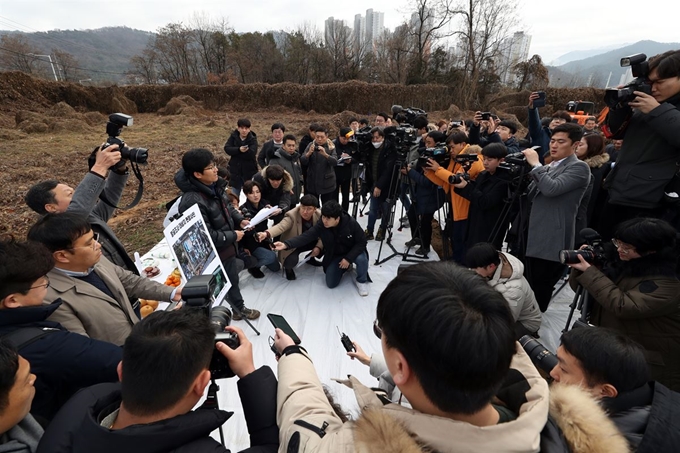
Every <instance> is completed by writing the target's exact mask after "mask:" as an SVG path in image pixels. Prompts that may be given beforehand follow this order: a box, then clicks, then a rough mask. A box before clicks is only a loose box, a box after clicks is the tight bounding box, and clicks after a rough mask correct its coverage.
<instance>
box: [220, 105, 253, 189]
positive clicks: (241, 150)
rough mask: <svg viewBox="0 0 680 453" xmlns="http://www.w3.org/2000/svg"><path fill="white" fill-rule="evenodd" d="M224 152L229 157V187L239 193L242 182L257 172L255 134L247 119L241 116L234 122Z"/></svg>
mask: <svg viewBox="0 0 680 453" xmlns="http://www.w3.org/2000/svg"><path fill="white" fill-rule="evenodd" d="M224 152H225V153H227V155H228V156H229V157H230V159H229V173H231V181H230V182H231V187H232V188H233V190H234V193H235V194H236V195H239V194H240V193H241V187H243V183H244V182H246V181H248V180H250V179H251V178H252V177H253V175H254V174H255V173H257V135H255V132H253V131H251V130H250V120H249V119H247V118H241V119H239V120H238V121H237V122H236V130H235V131H234V132H232V133H231V135H230V136H229V138H228V139H227V142H226V143H225V144H224Z"/></svg>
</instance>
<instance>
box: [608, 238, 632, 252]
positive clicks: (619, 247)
mask: <svg viewBox="0 0 680 453" xmlns="http://www.w3.org/2000/svg"><path fill="white" fill-rule="evenodd" d="M612 244H614V247H616V249H617V250H618V251H619V252H621V253H623V254H624V255H628V254H629V253H630V252H631V250H632V249H630V248H628V247H624V246H623V245H622V244H621V241H618V240H616V239H612Z"/></svg>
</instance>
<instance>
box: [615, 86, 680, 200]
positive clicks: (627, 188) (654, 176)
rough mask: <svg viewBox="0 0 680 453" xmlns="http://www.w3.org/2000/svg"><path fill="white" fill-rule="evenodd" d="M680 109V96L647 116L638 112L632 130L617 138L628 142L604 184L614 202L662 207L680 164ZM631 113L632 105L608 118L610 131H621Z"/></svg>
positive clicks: (624, 144) (631, 122)
mask: <svg viewBox="0 0 680 453" xmlns="http://www.w3.org/2000/svg"><path fill="white" fill-rule="evenodd" d="M678 107H680V94H676V95H675V96H673V97H671V98H670V99H668V100H666V101H665V102H663V103H662V104H661V105H659V106H658V107H657V108H655V109H654V110H652V111H651V112H649V113H647V114H644V113H642V112H640V111H635V112H634V113H633V115H632V117H631V118H630V123H629V124H628V127H627V128H626V129H625V130H624V131H622V132H620V133H619V134H617V135H616V136H615V137H614V138H623V139H624V141H623V146H622V147H621V150H620V151H619V154H618V156H617V158H616V165H615V166H614V168H613V169H612V171H611V172H610V173H609V175H608V176H607V179H606V180H605V183H604V187H605V189H607V190H609V202H610V203H612V204H616V205H623V206H632V207H634V208H646V209H649V208H657V207H659V206H661V202H662V200H663V196H664V189H665V187H666V185H667V184H668V183H669V182H670V180H671V179H672V178H673V175H674V174H675V172H677V171H678V166H677V163H678V162H680V134H678V127H679V126H680V109H679V108H678ZM630 112H631V110H630V107H629V106H628V105H626V106H625V107H621V108H619V109H615V110H611V111H610V112H609V115H608V116H607V124H608V126H609V127H610V129H611V130H612V131H613V132H616V131H618V130H619V128H620V127H621V125H622V124H624V122H625V120H626V118H628V117H629V116H630Z"/></svg>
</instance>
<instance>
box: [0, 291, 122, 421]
mask: <svg viewBox="0 0 680 453" xmlns="http://www.w3.org/2000/svg"><path fill="white" fill-rule="evenodd" d="M60 305H61V300H59V299H57V300H56V301H54V302H52V303H51V304H49V305H40V306H37V307H20V308H8V309H4V310H0V335H1V336H5V335H7V334H10V333H12V332H14V331H16V330H19V329H21V328H22V327H39V328H43V329H50V330H51V333H49V334H47V335H45V336H44V337H42V338H40V339H38V340H36V341H33V342H31V343H27V344H25V345H24V346H22V347H20V348H19V354H21V356H22V357H23V358H25V359H26V360H28V362H29V363H30V364H31V372H32V373H33V374H35V375H36V376H37V379H36V381H35V398H33V404H32V405H31V414H33V415H34V416H37V417H39V418H40V419H42V420H51V419H52V417H54V415H55V414H56V413H57V411H58V410H59V408H60V407H61V406H62V405H63V404H64V403H66V401H68V399H69V398H70V397H71V396H73V394H74V393H75V392H77V391H78V390H80V389H81V388H83V387H89V386H91V385H94V384H99V383H100V382H117V381H118V373H117V371H116V368H117V367H118V363H119V362H120V360H121V358H122V355H123V349H122V348H121V347H120V346H116V345H114V344H111V343H107V342H105V341H99V340H93V339H91V338H88V337H86V336H84V335H80V334H77V333H73V332H69V331H67V330H66V329H64V328H63V327H62V326H61V325H60V324H58V323H56V322H51V321H46V319H47V318H48V317H49V316H50V315H51V314H52V313H54V311H55V310H56V309H57V308H59V306H60Z"/></svg>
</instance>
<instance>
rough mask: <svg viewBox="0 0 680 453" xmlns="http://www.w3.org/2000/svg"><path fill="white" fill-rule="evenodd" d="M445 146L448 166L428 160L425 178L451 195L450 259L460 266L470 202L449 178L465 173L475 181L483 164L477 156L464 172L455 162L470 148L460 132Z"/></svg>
mask: <svg viewBox="0 0 680 453" xmlns="http://www.w3.org/2000/svg"><path fill="white" fill-rule="evenodd" d="M428 135H429V134H428ZM446 145H447V146H448V147H449V153H450V155H451V162H450V163H449V166H448V167H447V168H443V167H442V166H441V165H439V164H438V163H437V162H435V161H434V160H432V159H428V165H427V166H426V167H425V169H426V170H427V171H426V172H425V176H426V177H427V178H428V179H429V180H430V181H432V182H433V183H435V184H437V185H438V186H440V187H443V188H444V191H445V192H447V193H450V194H451V213H452V216H453V222H452V227H451V229H450V234H451V246H452V249H453V256H452V259H453V260H454V261H455V262H457V263H459V264H462V263H463V260H464V258H465V233H466V231H467V218H468V210H469V208H470V202H469V201H468V200H467V199H466V198H464V197H462V196H460V195H459V194H457V193H456V192H455V191H454V190H453V186H452V185H451V184H450V183H449V178H451V177H452V176H454V175H462V174H465V173H467V174H468V175H469V177H470V179H476V178H477V175H479V174H480V173H481V172H482V170H484V164H483V160H482V156H479V158H478V160H476V161H475V162H474V163H473V164H472V166H471V167H470V168H469V169H468V170H467V171H466V170H465V168H464V167H463V165H462V164H461V163H459V162H456V160H455V157H456V156H457V155H459V154H465V153H466V152H467V149H468V147H469V146H470V145H468V137H467V135H465V133H463V132H460V131H456V132H454V133H452V134H451V135H449V136H448V138H447V139H446ZM447 228H448V225H447Z"/></svg>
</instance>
